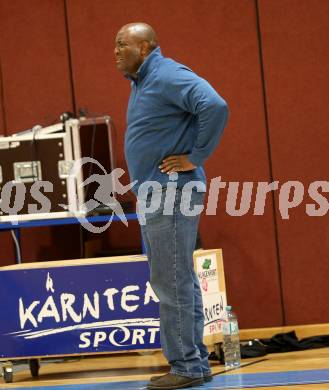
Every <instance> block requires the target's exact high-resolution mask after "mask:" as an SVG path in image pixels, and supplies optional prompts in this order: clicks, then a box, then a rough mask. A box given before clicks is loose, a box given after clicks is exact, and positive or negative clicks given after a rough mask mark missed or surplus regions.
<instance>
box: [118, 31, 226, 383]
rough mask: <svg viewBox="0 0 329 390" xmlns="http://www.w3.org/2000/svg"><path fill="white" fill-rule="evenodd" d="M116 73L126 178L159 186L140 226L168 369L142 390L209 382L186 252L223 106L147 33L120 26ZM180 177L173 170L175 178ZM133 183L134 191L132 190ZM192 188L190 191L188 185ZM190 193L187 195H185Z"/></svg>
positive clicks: (197, 294) (189, 250)
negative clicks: (122, 86) (124, 99)
mask: <svg viewBox="0 0 329 390" xmlns="http://www.w3.org/2000/svg"><path fill="white" fill-rule="evenodd" d="M114 54H115V59H116V65H117V68H118V69H119V70H120V71H121V72H123V73H124V75H125V76H126V77H127V78H128V79H130V80H131V95H130V99H129V103H128V110H127V131H126V134H125V156H126V160H127V164H128V169H129V174H130V178H131V180H132V181H133V180H137V181H138V182H137V185H136V186H135V188H134V191H135V192H136V194H137V193H138V196H142V194H141V193H140V192H139V191H138V188H141V186H142V185H143V183H146V182H149V181H153V183H154V182H157V183H160V184H159V186H160V190H159V189H157V190H156V191H153V193H152V192H150V191H149V192H147V193H146V194H144V196H145V198H146V199H144V200H146V205H147V206H148V209H149V210H151V209H152V210H153V208H151V207H149V206H150V204H151V203H152V202H155V203H156V204H157V205H159V207H157V209H156V210H154V211H150V212H149V213H147V214H146V215H145V221H144V223H142V224H141V225H142V226H141V229H142V235H143V240H144V243H145V246H146V252H147V256H148V260H149V265H150V282H151V285H152V288H153V289H154V291H155V293H156V294H157V296H158V298H159V300H160V339H161V346H162V349H163V353H164V355H165V357H166V358H167V360H168V362H169V364H170V365H171V370H170V372H169V373H168V374H166V375H162V376H158V377H153V378H151V380H150V382H149V383H148V388H149V389H180V388H185V387H190V386H197V385H199V384H202V383H203V382H204V381H209V380H211V379H212V377H211V371H210V366H209V363H208V351H207V348H206V346H205V345H204V344H203V326H204V317H203V307H202V297H201V291H200V286H199V282H198V279H197V276H196V274H195V272H194V267H193V250H194V247H195V240H196V234H197V230H198V223H199V215H196V214H195V213H193V212H191V210H192V211H193V209H195V208H196V207H200V205H201V206H202V205H203V198H204V192H205V189H206V187H205V183H206V179H205V174H204V170H203V168H202V165H203V163H204V161H205V160H206V159H207V158H208V157H209V156H210V155H211V153H212V152H213V150H214V149H215V148H216V146H217V144H218V142H219V139H220V136H221V134H222V132H223V129H224V127H225V124H226V120H227V105H226V103H225V101H224V100H223V99H222V98H221V97H220V96H219V95H218V94H217V93H216V91H215V90H214V89H213V88H212V87H211V86H210V85H209V83H208V82H207V81H205V80H204V79H202V78H201V77H199V76H197V75H196V74H195V73H193V72H192V71H191V70H190V69H189V68H187V67H186V66H184V65H181V64H179V63H177V62H175V61H173V60H172V59H169V58H165V57H163V56H162V54H161V51H160V48H159V46H158V42H157V37H156V34H155V32H154V30H153V28H152V27H151V26H149V25H147V24H145V23H130V24H127V25H125V26H123V27H122V28H121V29H120V31H119V32H118V34H117V36H116V41H115V50H114ZM177 172H179V173H177ZM139 186H140V187H139ZM193 186H195V187H196V188H193V189H192V187H193ZM187 187H188V188H189V189H190V190H191V191H188V192H187V191H184V189H186V188H187Z"/></svg>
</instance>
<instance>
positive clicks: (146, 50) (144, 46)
mask: <svg viewBox="0 0 329 390" xmlns="http://www.w3.org/2000/svg"><path fill="white" fill-rule="evenodd" d="M149 52H150V44H149V43H148V42H147V41H142V42H141V55H142V56H143V57H146V56H147V55H148V54H149Z"/></svg>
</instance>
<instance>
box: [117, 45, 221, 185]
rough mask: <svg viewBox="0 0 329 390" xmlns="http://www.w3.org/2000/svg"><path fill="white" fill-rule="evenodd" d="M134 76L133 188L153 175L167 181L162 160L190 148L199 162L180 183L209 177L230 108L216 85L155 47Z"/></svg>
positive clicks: (130, 120) (129, 155)
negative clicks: (207, 170) (207, 164)
mask: <svg viewBox="0 0 329 390" xmlns="http://www.w3.org/2000/svg"><path fill="white" fill-rule="evenodd" d="M137 76H138V77H137V79H131V95H130V98H129V103H128V110H127V131H126V134H125V156H126V160H127V164H128V170H129V174H130V178H131V180H132V181H133V180H138V183H137V184H136V186H135V187H134V188H133V190H134V191H135V192H137V190H138V187H139V186H140V185H141V184H142V183H143V182H145V181H147V180H155V181H158V182H160V183H161V184H162V185H163V186H165V185H166V184H167V182H168V180H169V175H168V174H167V173H161V171H160V169H159V165H160V164H161V162H162V160H163V159H164V158H165V157H167V156H171V155H177V154H187V155H188V158H189V160H190V161H191V162H192V163H193V164H194V165H196V166H197V168H196V169H194V170H192V171H188V172H179V175H178V181H177V182H178V188H182V187H183V186H184V184H185V183H187V182H189V181H191V180H198V181H201V182H203V183H204V184H205V183H206V178H205V173H204V170H203V167H202V165H203V163H204V162H205V160H206V159H207V158H208V157H209V156H210V155H211V153H212V152H213V151H214V149H215V148H216V146H217V144H218V142H219V139H220V137H221V135H222V133H223V130H224V127H225V124H226V120H227V116H228V109H227V104H226V102H225V101H224V100H223V99H222V98H221V97H220V96H219V95H218V94H217V92H216V91H215V90H214V89H213V88H212V87H211V85H210V84H209V83H208V82H207V81H206V80H204V79H202V78H201V77H199V76H198V75H196V74H195V73H193V72H192V71H191V70H190V69H189V68H187V67H186V66H184V65H181V64H179V63H177V62H175V61H173V60H172V59H170V58H165V57H163V56H162V54H161V51H160V48H159V47H158V48H156V49H155V50H153V51H152V52H151V53H150V54H149V55H148V57H147V58H146V60H145V61H144V62H143V64H142V65H141V66H140V68H139V70H138V72H137Z"/></svg>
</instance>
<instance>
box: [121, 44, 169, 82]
mask: <svg viewBox="0 0 329 390" xmlns="http://www.w3.org/2000/svg"><path fill="white" fill-rule="evenodd" d="M161 58H163V55H162V53H161V49H160V47H159V46H158V47H157V48H156V49H154V50H152V51H151V53H150V54H149V55H148V56H147V57H146V58H145V60H144V62H143V63H142V65H141V66H140V67H139V69H138V71H137V79H134V78H133V77H131V76H129V75H126V77H127V79H129V80H132V81H135V82H137V83H138V82H140V81H142V80H143V79H144V77H145V76H146V75H147V73H149V72H150V71H151V70H152V69H153V68H154V67H155V66H156V64H157V63H158V61H159V60H160V59H161Z"/></svg>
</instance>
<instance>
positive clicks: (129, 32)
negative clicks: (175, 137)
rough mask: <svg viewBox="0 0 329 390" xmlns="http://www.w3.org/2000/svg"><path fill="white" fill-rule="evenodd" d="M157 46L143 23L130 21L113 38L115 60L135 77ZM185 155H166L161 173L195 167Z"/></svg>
mask: <svg viewBox="0 0 329 390" xmlns="http://www.w3.org/2000/svg"><path fill="white" fill-rule="evenodd" d="M157 46H158V41H157V37H156V34H155V32H154V30H153V29H152V27H151V26H149V25H147V24H145V23H131V24H127V25H125V26H123V27H122V28H121V29H120V31H119V32H118V34H117V36H116V39H115V49H114V55H115V62H116V66H117V68H118V70H120V71H121V72H122V73H124V74H126V75H129V76H131V77H133V78H137V71H138V69H139V67H140V66H141V65H142V63H143V62H144V60H145V58H146V57H147V56H148V55H149V54H150V52H151V51H152V50H153V49H154V48H155V47H157ZM195 168H196V166H195V165H193V164H192V163H191V162H190V160H189V159H188V157H187V155H185V154H180V155H175V156H168V157H166V158H165V159H164V160H163V161H162V163H161V164H160V166H159V169H160V170H161V172H162V173H168V174H170V173H173V172H183V171H191V170H192V169H195Z"/></svg>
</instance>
